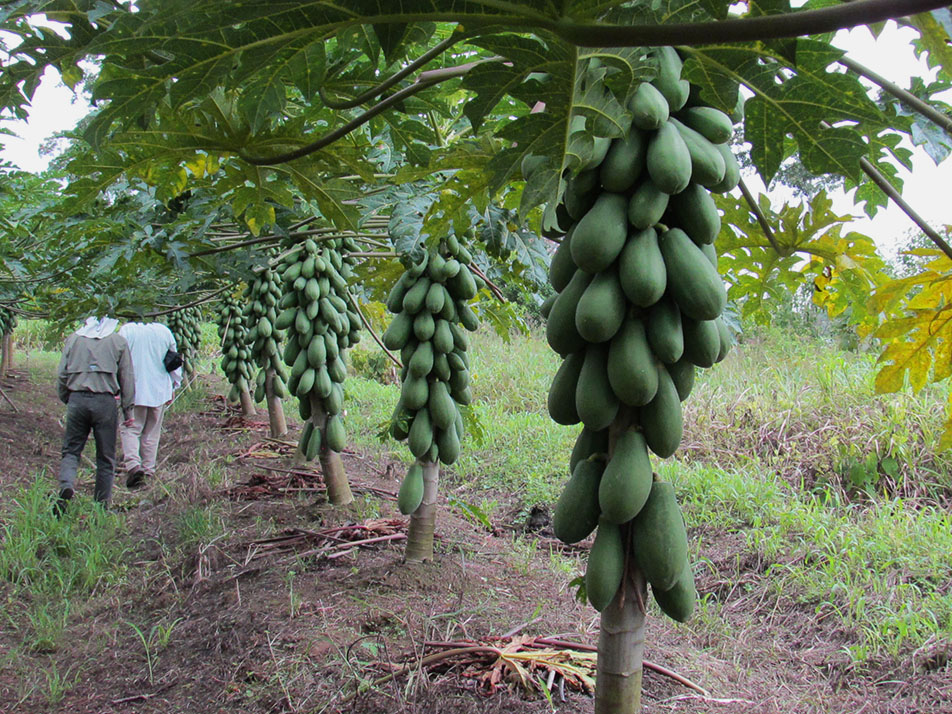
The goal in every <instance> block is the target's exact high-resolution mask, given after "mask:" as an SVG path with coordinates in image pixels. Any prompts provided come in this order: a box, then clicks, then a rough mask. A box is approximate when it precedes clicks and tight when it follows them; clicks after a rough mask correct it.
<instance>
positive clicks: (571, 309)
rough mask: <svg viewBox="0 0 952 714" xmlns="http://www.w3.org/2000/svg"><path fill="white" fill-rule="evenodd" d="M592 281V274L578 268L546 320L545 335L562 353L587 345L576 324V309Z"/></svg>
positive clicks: (551, 344) (554, 347)
mask: <svg viewBox="0 0 952 714" xmlns="http://www.w3.org/2000/svg"><path fill="white" fill-rule="evenodd" d="M591 281H592V276H591V275H590V274H588V273H586V272H585V271H583V270H576V271H575V275H573V276H572V280H570V281H569V284H568V285H566V286H565V290H563V291H562V292H561V293H559V296H558V297H557V298H556V299H555V303H553V305H552V310H551V311H550V312H549V318H548V320H546V325H545V337H546V340H547V341H548V343H549V346H550V347H551V348H552V349H553V350H555V351H556V352H558V353H559V354H560V355H563V356H564V355H567V354H569V353H570V352H577V351H578V350H580V349H582V347H584V346H585V341H584V340H583V339H582V336H581V335H580V334H579V333H578V328H577V327H576V326H575V311H576V309H577V307H578V301H579V300H580V299H581V298H582V295H583V294H584V292H585V289H586V288H587V287H588V285H589V283H591Z"/></svg>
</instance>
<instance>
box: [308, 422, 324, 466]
mask: <svg viewBox="0 0 952 714" xmlns="http://www.w3.org/2000/svg"><path fill="white" fill-rule="evenodd" d="M320 451H321V430H320V429H313V428H312V429H311V434H310V436H309V437H308V439H307V447H306V448H305V450H304V458H306V459H307V460H308V461H313V460H314V459H315V457H316V456H317V455H318V454H319V453H320Z"/></svg>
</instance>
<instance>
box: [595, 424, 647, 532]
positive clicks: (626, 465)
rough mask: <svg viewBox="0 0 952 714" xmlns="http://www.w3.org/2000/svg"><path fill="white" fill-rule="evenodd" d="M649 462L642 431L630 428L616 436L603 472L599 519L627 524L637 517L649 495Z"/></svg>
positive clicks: (600, 484) (599, 489)
mask: <svg viewBox="0 0 952 714" xmlns="http://www.w3.org/2000/svg"><path fill="white" fill-rule="evenodd" d="M651 483H652V479H651V459H650V458H649V457H648V445H647V444H646V443H645V437H644V436H643V435H642V434H641V432H639V431H636V430H634V429H629V430H628V431H625V432H623V433H622V434H621V435H619V437H618V439H617V440H616V441H615V449H614V451H613V452H612V456H611V459H610V460H609V461H608V464H607V465H606V466H605V470H604V471H603V472H602V479H601V481H600V482H599V486H598V504H599V508H601V511H602V519H603V520H607V521H609V522H611V523H617V524H619V525H620V524H622V523H627V522H628V521H630V520H631V519H632V518H634V517H635V516H637V515H638V512H639V511H640V510H641V509H642V507H643V506H644V505H645V501H647V500H648V494H649V493H650V492H651Z"/></svg>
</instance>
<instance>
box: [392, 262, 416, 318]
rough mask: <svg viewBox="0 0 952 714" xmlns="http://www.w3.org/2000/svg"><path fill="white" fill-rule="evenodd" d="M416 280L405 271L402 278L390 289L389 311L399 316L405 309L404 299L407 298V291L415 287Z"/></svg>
mask: <svg viewBox="0 0 952 714" xmlns="http://www.w3.org/2000/svg"><path fill="white" fill-rule="evenodd" d="M414 282H416V281H415V279H414V278H413V277H411V275H410V274H409V273H407V272H406V271H404V272H403V273H402V274H401V275H400V278H399V279H398V280H397V282H395V283H394V284H393V287H392V288H390V294H389V295H387V310H389V311H390V312H392V313H393V314H397V313H398V312H400V310H401V309H402V308H403V298H404V297H406V294H407V290H409V289H410V288H411V287H413V284H414Z"/></svg>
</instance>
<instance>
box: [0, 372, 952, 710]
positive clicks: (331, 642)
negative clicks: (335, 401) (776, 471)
mask: <svg viewBox="0 0 952 714" xmlns="http://www.w3.org/2000/svg"><path fill="white" fill-rule="evenodd" d="M3 385H4V389H5V391H7V392H8V394H10V396H11V398H12V399H13V400H14V402H15V403H16V404H17V407H18V408H19V409H20V413H19V414H13V413H12V411H10V410H9V409H8V408H4V406H3V405H0V488H2V489H3V491H4V492H5V493H12V492H14V491H15V490H16V489H17V488H18V487H22V486H25V485H26V484H29V483H30V482H32V480H33V478H34V476H35V474H36V473H38V472H39V471H41V470H42V469H44V468H46V469H48V470H50V472H52V470H55V467H56V464H57V461H58V451H59V446H58V445H59V438H60V436H61V433H62V426H61V424H60V423H59V420H60V418H61V417H62V414H63V407H62V405H60V404H59V403H58V402H57V401H56V398H55V394H54V391H53V387H52V380H51V379H50V378H39V377H38V378H37V379H36V381H35V382H33V381H31V380H30V379H29V378H28V372H27V371H20V372H18V373H17V374H16V378H15V379H12V380H6V381H4V382H3ZM209 393H213V392H212V391H211V390H210V392H209ZM266 428H267V426H266V424H265V419H264V417H262V418H261V420H260V421H257V422H252V423H246V422H243V421H242V420H241V419H240V418H238V417H237V416H236V415H235V413H234V412H231V411H228V410H226V409H225V407H224V405H223V404H222V402H221V401H220V400H219V399H214V398H210V399H206V400H204V401H202V402H201V404H200V405H199V407H198V412H197V413H171V414H169V415H168V418H167V422H166V426H165V431H164V433H163V443H162V445H161V447H160V457H161V459H162V464H161V472H160V474H159V479H158V481H157V482H156V483H153V484H151V485H150V486H149V487H148V488H147V489H145V490H143V491H137V492H134V493H129V492H128V491H126V490H125V489H124V488H123V487H122V486H121V485H117V490H116V498H115V506H116V508H117V510H119V511H120V512H121V513H122V518H123V519H124V521H125V526H126V533H125V535H124V537H125V538H126V539H127V541H128V543H127V544H128V549H127V551H126V555H125V558H124V563H123V565H124V566H125V571H124V577H123V579H122V581H121V582H120V583H118V584H116V585H112V586H108V587H103V588H99V589H97V590H96V591H94V593H93V594H92V596H91V597H90V598H89V599H88V600H86V601H84V602H82V603H73V609H72V610H71V614H70V618H69V626H68V630H67V633H66V637H64V638H63V639H62V640H61V644H60V645H59V646H58V647H57V648H56V649H55V651H52V652H38V651H36V650H35V649H32V648H31V647H30V644H29V643H30V642H31V630H30V623H28V622H23V621H18V622H7V623H5V624H4V626H3V627H2V628H0V712H24V714H25V713H26V712H49V713H50V714H61V713H62V714H66V713H67V712H68V713H70V714H105V713H116V714H124V713H127V712H129V713H131V712H137V713H148V712H156V713H158V712H163V713H164V712H183V713H184V712H188V713H189V714H212V713H214V714H217V713H219V712H229V713H231V714H242V713H245V712H247V713H248V714H252V713H254V714H258V713H265V712H275V713H278V712H357V713H358V714H361V713H366V714H369V713H378V712H381V713H383V712H386V713H388V714H390V713H396V712H401V713H402V712H460V713H463V712H465V713H467V714H468V713H472V714H476V713H477V712H520V713H521V712H526V713H536V712H539V713H542V712H551V711H559V712H567V713H571V712H591V711H592V700H591V698H590V697H588V696H587V695H585V694H582V693H579V692H578V691H575V690H573V689H572V687H571V686H563V687H562V688H561V689H560V686H559V683H560V682H561V681H562V679H561V677H555V678H554V679H553V684H554V687H553V690H552V695H551V696H552V700H551V703H550V702H549V701H547V699H546V698H545V697H543V696H542V695H540V694H539V693H538V692H536V693H535V694H534V695H531V694H528V693H526V692H524V691H522V690H520V689H518V688H516V687H512V686H509V685H508V684H507V674H509V675H511V674H512V672H513V669H512V666H510V667H509V668H508V669H507V667H504V666H502V665H501V664H500V666H498V667H496V668H495V669H493V667H492V666H491V664H487V663H485V662H482V661H479V660H477V659H476V658H474V657H471V658H470V659H469V660H468V661H467V660H453V661H447V662H444V663H443V664H442V665H441V666H435V667H434V668H433V669H428V670H421V669H420V667H419V666H412V667H410V670H409V672H407V673H404V674H401V675H400V676H398V677H395V678H394V679H392V680H390V681H380V680H381V678H383V677H384V676H385V675H387V674H388V673H392V672H393V670H394V668H396V667H397V666H398V665H400V664H402V663H405V662H419V659H420V657H421V656H422V654H423V653H424V645H425V643H427V642H434V641H439V642H451V641H463V640H486V639H487V638H491V637H498V636H501V635H504V634H506V633H509V632H511V631H513V630H518V635H520V636H525V637H527V638H529V639H531V638H532V637H536V636H561V637H562V638H564V639H573V640H576V641H580V642H584V643H588V644H592V643H594V642H595V641H596V626H597V619H596V617H595V613H594V611H593V610H591V608H589V607H587V606H582V605H580V604H578V603H577V602H576V601H575V599H574V597H573V591H572V590H571V589H570V588H569V587H568V582H569V581H570V580H571V579H572V577H574V576H575V574H577V573H578V572H579V571H580V569H581V567H582V565H581V563H582V562H583V561H581V560H579V559H578V556H579V554H578V552H577V551H571V550H565V549H560V548H559V547H558V546H557V544H556V543H555V542H554V541H553V540H551V539H550V538H548V537H547V536H546V535H545V534H544V533H528V534H527V533H522V532H518V531H516V530H513V529H510V528H507V527H506V525H507V524H500V526H501V527H500V528H499V529H497V530H496V531H495V532H494V533H489V532H487V531H486V530H485V529H481V528H479V527H477V526H475V525H474V524H473V523H472V522H470V521H467V520H464V519H463V518H461V517H460V516H458V515H456V514H454V513H453V512H451V511H450V509H449V508H448V507H446V506H445V504H444V508H443V510H442V511H441V514H440V520H439V526H438V535H439V538H440V540H439V542H438V552H439V555H438V558H437V560H436V562H434V563H430V564H425V565H422V566H412V567H411V566H406V565H404V564H402V563H401V554H402V546H401V542H400V540H399V536H400V534H401V533H402V532H403V530H404V522H405V519H403V518H402V517H400V515H399V513H398V512H397V510H396V507H395V505H394V504H393V502H392V500H390V498H389V497H388V496H387V495H386V494H387V492H390V493H393V492H395V491H396V490H397V488H398V487H399V482H398V480H397V479H396V476H394V475H393V474H394V473H395V472H396V471H397V470H396V469H394V468H392V466H391V465H389V464H386V463H380V462H378V461H376V460H375V458H374V456H373V455H372V454H354V453H348V454H345V464H346V467H347V470H348V473H349V475H350V477H351V479H352V481H353V482H354V483H355V484H358V486H357V492H358V499H357V501H356V503H355V504H354V505H353V506H351V507H348V508H346V509H333V508H330V507H329V506H328V505H326V504H325V503H324V502H323V499H322V497H321V489H320V481H319V475H318V474H313V473H305V474H303V475H299V476H292V475H290V474H287V473H284V472H282V471H280V470H276V469H284V468H287V466H288V458H287V457H286V456H284V457H282V455H281V452H282V451H285V452H286V451H287V449H288V448H289V447H284V446H282V445H280V444H276V443H274V442H271V441H269V440H268V439H267V438H266ZM292 440H293V435H292ZM87 453H88V455H90V456H92V446H91V445H90V446H89V447H87ZM49 478H50V483H51V490H52V488H53V482H52V477H51V476H50V477H49ZM84 489H85V490H90V489H91V483H90V479H89V476H88V472H87V475H86V479H85V481H83V482H82V483H81V485H80V492H81V493H83V492H85V491H84ZM4 501H5V503H4V506H3V509H2V513H3V514H6V513H7V512H8V511H9V509H10V507H11V506H10V504H9V503H8V502H7V499H4ZM3 517H4V518H5V517H6V516H5V515H4V516H3ZM695 535H703V540H704V544H705V553H706V555H707V557H708V558H709V559H710V568H709V570H708V571H707V572H704V573H702V575H701V577H700V581H699V590H700V591H701V593H702V594H704V595H706V596H707V597H708V600H709V603H708V605H707V607H706V608H705V610H706V614H705V615H704V616H703V617H702V618H701V620H700V621H699V622H696V623H695V624H693V625H691V626H688V627H679V628H676V627H674V626H673V625H671V624H670V623H668V622H667V621H666V620H663V619H652V620H651V622H650V624H649V633H648V638H649V639H648V649H647V652H646V657H647V658H648V659H650V660H653V661H655V662H658V663H660V664H663V665H665V666H667V667H670V668H672V669H674V670H677V671H679V672H681V673H682V674H684V675H685V676H687V677H689V678H690V679H692V680H694V681H696V682H697V683H699V684H700V685H701V686H702V687H703V688H704V689H705V690H707V692H709V693H710V695H709V696H708V697H706V698H705V697H702V696H700V695H699V694H698V693H697V692H694V691H692V690H690V689H687V688H685V687H684V686H682V685H680V684H677V683H675V682H674V681H672V680H670V679H668V678H665V677H661V676H659V675H657V674H655V673H653V672H648V673H647V674H646V675H645V697H644V699H645V711H649V712H723V713H733V712H751V713H760V712H763V713H767V712H778V713H779V712H784V713H787V712H799V713H804V714H806V713H808V712H816V713H818V714H819V713H820V712H823V713H824V714H827V713H831V712H844V713H845V712H851V713H852V712H864V714H875V713H882V714H886V713H887V712H888V713H893V714H905V713H909V714H911V713H912V712H939V713H942V712H952V676H950V674H949V671H948V667H947V664H946V661H945V660H942V659H941V658H938V655H937V659H935V661H934V663H933V666H931V667H930V666H923V662H922V660H921V659H920V661H918V662H916V663H914V662H913V661H912V660H910V661H908V662H906V661H902V662H899V663H898V664H896V663H883V664H882V665H881V666H878V667H877V668H874V669H871V670H870V671H866V672H856V671H852V670H851V669H850V668H849V667H848V665H847V664H846V663H847V661H848V660H847V659H846V657H845V655H844V654H843V653H842V649H843V647H844V643H845V642H847V641H849V636H850V633H848V632H845V631H843V630H842V629H841V628H838V627H837V626H836V624H835V622H834V620H833V619H832V618H827V619H825V620H818V618H817V617H816V613H815V612H813V610H812V609H811V607H810V605H809V604H803V605H791V604H790V603H789V602H779V603H778V601H776V599H775V598H774V597H773V596H771V595H770V593H769V588H768V587H767V586H768V583H767V582H766V579H765V575H764V572H763V567H762V566H763V564H762V563H759V562H758V560H757V558H756V555H755V554H745V553H744V552H743V539H742V538H740V537H738V535H737V534H725V533H705V534H695ZM355 539H357V540H367V539H377V540H376V541H375V542H374V543H371V544H368V547H365V548H359V547H358V548H351V547H350V546H348V544H347V541H352V540H355ZM13 592H14V590H13V588H12V586H10V585H9V583H5V582H0V595H3V596H6V597H12V596H13ZM728 595H729V598H728ZM722 598H726V600H725V603H724V604H723V606H721V604H720V603H719V602H718V600H719V599H722ZM526 623H529V624H526ZM7 624H10V625H12V626H10V627H8V626H7ZM133 625H134V627H133ZM137 630H138V631H137ZM139 633H141V634H142V637H140V635H139ZM511 640H512V638H511V637H509V638H506V639H504V640H500V641H496V642H497V644H503V643H507V642H511ZM435 651H437V650H436V649H434V648H432V647H431V648H428V649H426V652H427V653H432V652H435ZM490 662H491V659H490ZM526 666H527V667H528V666H529V665H526ZM52 671H56V672H59V673H63V672H69V673H71V674H70V677H71V678H72V679H71V680H70V683H69V684H70V686H68V687H66V690H67V691H65V694H64V697H63V699H62V700H61V701H58V702H56V703H50V701H49V697H48V696H46V694H45V693H48V692H49V691H50V683H49V680H48V676H47V674H44V673H49V672H52ZM532 676H533V677H538V676H540V673H539V672H533V673H532ZM44 677H46V679H44ZM543 678H544V677H543ZM358 684H360V685H361V688H362V690H365V691H363V693H362V694H361V695H360V696H356V697H355V696H354V693H355V691H356V687H357V685H358ZM563 696H564V700H563ZM348 697H351V698H348Z"/></svg>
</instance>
